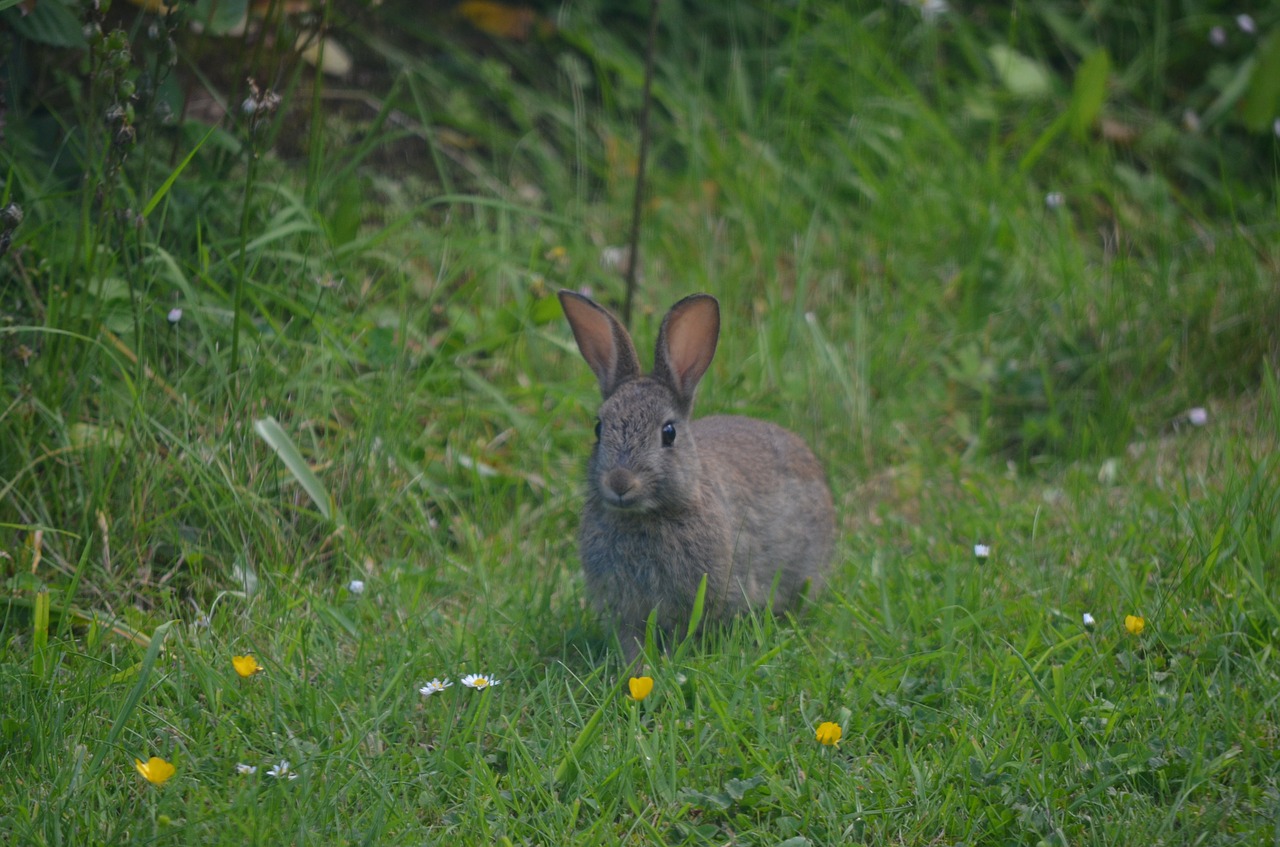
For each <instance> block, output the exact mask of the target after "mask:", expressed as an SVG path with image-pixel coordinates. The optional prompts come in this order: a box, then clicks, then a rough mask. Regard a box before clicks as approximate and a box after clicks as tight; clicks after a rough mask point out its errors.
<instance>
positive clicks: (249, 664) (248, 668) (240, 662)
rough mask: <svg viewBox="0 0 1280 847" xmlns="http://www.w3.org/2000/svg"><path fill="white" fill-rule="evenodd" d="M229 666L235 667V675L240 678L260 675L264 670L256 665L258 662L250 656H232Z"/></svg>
mask: <svg viewBox="0 0 1280 847" xmlns="http://www.w3.org/2000/svg"><path fill="white" fill-rule="evenodd" d="M231 664H233V665H235V666H236V673H238V674H240V675H241V676H253V675H254V674H256V673H262V672H263V671H264V670H266V668H264V667H263V666H262V665H260V664H258V660H257V659H255V658H253V657H252V656H232V657H231Z"/></svg>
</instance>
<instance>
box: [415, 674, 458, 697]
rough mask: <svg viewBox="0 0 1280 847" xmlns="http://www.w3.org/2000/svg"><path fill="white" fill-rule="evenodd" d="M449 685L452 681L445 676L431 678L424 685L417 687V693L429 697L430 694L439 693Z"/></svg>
mask: <svg viewBox="0 0 1280 847" xmlns="http://www.w3.org/2000/svg"><path fill="white" fill-rule="evenodd" d="M450 685H453V683H452V682H450V681H449V680H448V679H447V678H446V679H433V680H431V681H430V682H428V683H427V684H426V685H424V686H422V687H421V688H419V689H418V693H419V694H421V695H422V696H423V697H430V696H431V695H432V694H439V693H440V692H441V691H444V690H445V689H446V688H448V687H449V686H450Z"/></svg>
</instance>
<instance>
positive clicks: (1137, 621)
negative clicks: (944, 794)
mask: <svg viewBox="0 0 1280 847" xmlns="http://www.w3.org/2000/svg"><path fill="white" fill-rule="evenodd" d="M1124 628H1125V629H1127V630H1129V633H1130V634H1131V635H1142V630H1144V629H1146V628H1147V622H1146V621H1145V620H1143V619H1142V618H1140V617H1138V616H1137V615H1125V616H1124Z"/></svg>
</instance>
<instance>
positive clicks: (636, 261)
mask: <svg viewBox="0 0 1280 847" xmlns="http://www.w3.org/2000/svg"><path fill="white" fill-rule="evenodd" d="M659 3H660V0H651V2H650V4H649V40H648V43H647V44H646V46H645V54H644V94H643V97H642V104H641V106H640V152H639V153H638V154H637V156H636V193H635V197H634V199H633V201H632V204H631V241H630V250H629V253H628V255H627V275H626V281H627V296H626V300H625V301H624V302H623V306H622V323H623V325H624V326H627V327H630V326H631V307H632V304H633V303H634V302H635V292H636V280H637V279H639V276H638V270H639V267H640V218H641V213H642V211H643V209H644V165H645V160H646V159H647V158H648V157H649V113H650V111H651V107H652V102H653V54H654V51H655V42H656V41H657V40H658V6H659Z"/></svg>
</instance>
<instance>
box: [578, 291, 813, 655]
mask: <svg viewBox="0 0 1280 847" xmlns="http://www.w3.org/2000/svg"><path fill="white" fill-rule="evenodd" d="M560 303H561V305H562V306H563V307H564V313H565V317H567V318H568V319H569V325H570V327H572V328H573V336H574V338H575V339H576V340H577V342H578V349H579V350H580V351H582V356H583V358H584V359H586V360H587V364H588V365H590V366H591V370H592V371H594V372H595V375H596V379H597V380H598V381H599V383H600V393H601V394H602V395H603V397H604V402H603V403H601V405H600V411H599V417H598V419H597V421H596V444H595V448H594V449H593V450H592V451H591V459H590V462H589V463H588V466H587V501H586V504H585V506H584V507H583V511H582V526H581V529H580V531H579V539H578V540H579V546H580V553H581V558H582V569H583V573H584V575H585V577H586V585H587V591H588V593H589V595H590V597H591V601H592V603H593V604H594V605H595V606H596V607H597V608H598V609H599V610H600V611H601V612H603V613H604V614H605V615H607V616H608V617H609V618H610V619H611V620H612V622H613V625H614V626H615V628H616V630H617V633H618V638H619V640H620V641H621V643H622V648H623V650H624V652H625V654H626V658H627V660H628V662H630V661H631V660H633V659H634V658H635V657H636V655H637V654H638V653H639V651H640V650H641V648H642V647H643V643H644V631H645V622H646V620H647V619H648V617H649V613H650V612H651V611H653V610H654V609H657V620H658V624H659V626H660V627H661V628H662V629H663V630H664V631H665V632H671V631H673V630H676V629H677V628H678V627H682V626H686V625H687V624H688V621H689V617H690V612H691V611H692V608H693V603H694V598H695V596H696V594H697V591H698V585H699V583H700V582H701V581H702V577H703V575H704V574H705V575H706V577H707V595H706V616H707V619H709V620H716V619H727V618H729V617H731V616H732V615H734V614H737V613H738V612H741V611H743V610H745V609H748V608H752V609H764V608H766V607H768V606H769V604H770V601H772V608H773V610H774V611H778V612H780V611H784V610H786V609H787V608H789V607H790V606H791V605H792V604H793V603H794V601H795V600H796V598H797V597H799V596H800V595H801V594H802V592H803V590H804V588H805V585H806V583H808V584H811V585H812V587H813V588H814V589H817V588H819V587H821V584H822V582H823V580H824V576H825V573H826V571H827V567H828V565H829V563H830V560H831V551H832V545H833V539H834V535H835V513H834V509H833V508H832V505H831V492H830V490H829V489H828V487H827V482H826V478H825V476H824V474H823V472H822V467H821V466H820V465H819V464H818V461H817V459H815V458H814V456H813V453H811V452H810V451H809V448H808V447H807V446H806V445H805V443H804V441H803V440H801V439H800V437H799V436H797V435H795V434H794V433H792V432H788V431H787V430H785V429H783V428H781V427H779V426H775V425H774V424H771V423H767V422H765V421H760V420H755V419H754V418H746V417H734V416H728V415H719V416H715V417H709V418H702V419H700V420H696V421H694V420H690V415H691V413H692V411H693V398H694V392H695V391H696V390H697V387H698V381H699V380H701V379H702V376H703V374H705V373H706V371H707V368H708V366H710V364H711V359H712V357H713V356H715V352H716V341H717V339H718V338H719V335H720V305H719V303H717V302H716V299H715V298H714V297H711V296H710V295H707V294H694V295H691V296H689V297H686V298H684V299H683V300H681V301H680V302H679V303H676V304H675V305H674V306H672V307H671V311H669V312H668V313H667V315H666V317H664V318H663V319H662V327H661V328H660V329H659V331H658V342H657V345H656V350H655V353H654V363H653V373H652V374H650V375H648V376H645V375H644V374H642V373H641V372H640V363H639V359H638V358H637V356H636V348H635V345H634V344H633V343H632V342H631V336H630V335H628V334H627V331H626V329H625V328H623V326H622V324H620V323H619V322H618V321H617V319H615V318H614V317H613V315H611V314H609V312H607V311H606V310H605V309H603V308H602V307H601V306H599V305H597V304H596V303H594V302H593V301H591V300H590V299H588V298H586V297H583V296H582V295H580V294H575V293H573V292H571V291H561V292H560ZM775 582H776V590H775V588H774V586H775Z"/></svg>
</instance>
